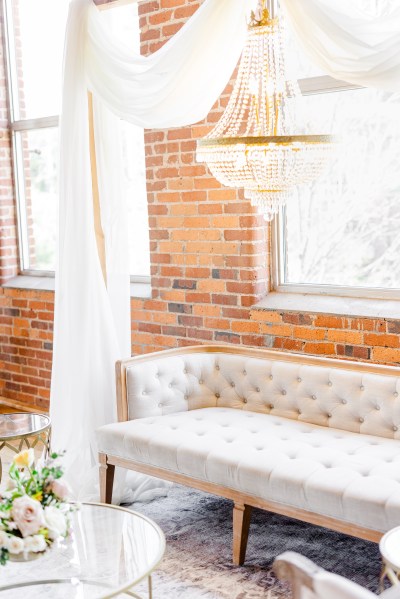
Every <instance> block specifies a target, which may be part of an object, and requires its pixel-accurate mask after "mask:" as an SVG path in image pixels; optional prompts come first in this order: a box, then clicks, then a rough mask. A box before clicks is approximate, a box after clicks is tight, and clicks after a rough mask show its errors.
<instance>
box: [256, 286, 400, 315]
mask: <svg viewBox="0 0 400 599" xmlns="http://www.w3.org/2000/svg"><path fill="white" fill-rule="evenodd" d="M252 308H253V310H274V311H275V310H276V311H284V312H308V313H312V314H329V315H331V314H332V315H335V316H354V317H359V318H393V319H400V300H386V299H372V298H359V297H343V296H335V295H312V294H308V293H284V292H271V293H269V294H268V295H267V296H266V297H265V298H263V299H262V300H261V301H259V302H258V303H257V304H255V305H254V306H252Z"/></svg>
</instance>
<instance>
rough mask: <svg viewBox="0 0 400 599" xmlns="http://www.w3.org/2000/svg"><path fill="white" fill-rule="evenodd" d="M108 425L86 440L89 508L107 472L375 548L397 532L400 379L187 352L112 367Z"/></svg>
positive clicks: (241, 518)
mask: <svg viewBox="0 0 400 599" xmlns="http://www.w3.org/2000/svg"><path fill="white" fill-rule="evenodd" d="M116 372H117V400H118V404H117V407H118V420H119V422H118V423H115V424H110V425H107V426H103V427H102V428H100V429H99V430H98V431H97V438H98V446H99V452H100V453H99V461H100V490H101V500H102V501H105V502H111V499H112V487H113V477H114V469H115V466H116V465H117V466H122V467H125V468H129V469H133V470H136V471H139V472H144V473H147V474H151V475H153V476H156V477H160V478H163V479H166V480H169V481H174V482H178V483H181V484H185V485H189V486H191V487H195V488H197V489H202V490H204V491H208V492H210V493H214V494H217V495H220V496H223V497H227V498H230V499H232V500H233V502H234V509H233V560H234V563H236V564H240V563H243V561H244V558H245V551H246V544H247V535H248V529H249V524H250V512H251V507H252V506H254V507H259V508H263V509H266V510H270V511H273V512H277V513H280V514H286V515H288V516H291V517H294V518H298V519H301V520H304V521H307V522H311V523H313V524H317V525H321V526H326V527H329V528H332V529H335V530H338V531H342V532H345V533H347V534H351V535H354V536H357V537H361V538H365V539H369V540H372V541H378V540H379V539H380V537H381V536H382V533H384V532H385V531H387V530H389V529H390V528H392V527H394V526H397V525H399V524H400V397H399V392H400V370H399V369H398V368H395V367H385V366H378V365H370V364H362V363H356V362H350V361H343V360H333V359H328V358H317V357H310V356H303V355H296V354H289V353H285V352H276V351H271V350H258V349H247V348H235V347H229V346H226V347H225V346H197V347H188V348H182V349H176V350H168V351H163V352H158V353H153V354H147V355H143V356H138V357H134V358H130V359H128V360H123V361H120V362H118V363H117V365H116Z"/></svg>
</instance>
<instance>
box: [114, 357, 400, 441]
mask: <svg viewBox="0 0 400 599" xmlns="http://www.w3.org/2000/svg"><path fill="white" fill-rule="evenodd" d="M117 389H118V404H119V405H118V416H119V419H120V420H126V419H134V418H143V417H147V416H156V415H161V414H170V413H172V412H181V411H185V410H193V409H197V408H205V407H213V406H214V407H229V408H236V409H239V410H250V411H253V412H261V413H265V414H274V415H276V416H283V417H285V418H291V419H296V420H301V421H303V422H310V423H313V424H318V425H322V426H329V427H333V428H337V429H343V430H348V431H353V432H359V433H364V434H371V435H378V436H381V437H389V438H400V397H399V393H400V369H398V368H395V367H384V366H377V365H369V364H368V365H367V364H362V363H357V362H348V361H345V360H334V359H328V358H316V357H310V356H304V355H299V354H290V353H285V352H277V351H271V350H253V349H247V348H240V349H239V348H233V347H229V346H227V347H224V346H222V347H220V346H197V347H193V348H182V349H180V350H169V351H165V352H158V353H154V354H147V355H143V356H138V357H135V358H131V359H129V360H125V361H121V362H118V363H117Z"/></svg>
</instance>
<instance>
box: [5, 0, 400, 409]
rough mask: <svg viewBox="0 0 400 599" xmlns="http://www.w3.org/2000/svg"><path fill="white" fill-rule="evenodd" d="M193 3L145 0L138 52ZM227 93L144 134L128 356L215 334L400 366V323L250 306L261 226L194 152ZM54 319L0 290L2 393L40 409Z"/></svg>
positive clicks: (262, 280) (24, 294)
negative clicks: (144, 254)
mask: <svg viewBox="0 0 400 599" xmlns="http://www.w3.org/2000/svg"><path fill="white" fill-rule="evenodd" d="M198 4H199V3H198V2H190V0H151V1H145V2H141V4H140V23H141V28H142V51H143V53H144V54H148V53H151V52H154V51H155V50H156V49H158V48H159V47H160V46H161V45H162V44H163V43H164V42H165V40H166V39H168V37H169V36H171V35H172V34H173V33H175V32H176V31H177V30H178V29H179V27H180V26H181V25H182V24H183V23H184V22H185V20H186V18H187V16H189V15H190V14H192V13H193V12H194V10H195V8H196V7H197V6H198ZM0 80H1V72H0ZM0 83H1V81H0ZM228 91H229V89H228ZM227 97H228V96H227V93H226V92H225V93H224V94H223V95H222V97H221V98H220V99H219V100H218V102H217V103H216V105H215V106H214V108H213V110H212V111H211V113H210V115H209V116H208V118H207V120H206V122H204V123H198V124H196V125H194V126H193V127H186V128H181V129H171V130H163V131H154V130H152V131H147V132H146V136H145V141H146V160H147V163H146V164H147V187H148V201H149V225H150V244H151V265H152V266H151V275H152V297H151V299H136V298H133V299H132V301H131V306H132V351H133V353H144V352H149V351H154V350H160V349H166V348H169V347H179V346H185V345H191V344H199V343H207V342H214V343H232V344H243V345H249V346H257V347H273V348H277V349H286V350H292V351H296V352H304V353H308V354H324V355H329V356H338V357H341V358H343V359H356V360H363V361H374V362H381V363H389V364H393V363H400V336H399V333H400V321H393V320H384V319H366V318H353V317H347V316H346V315H343V316H341V317H337V316H331V315H324V314H311V313H300V314H299V313H297V312H282V311H279V310H274V311H266V310H257V309H254V308H252V306H253V305H254V304H255V302H257V300H258V299H260V298H261V297H263V296H264V295H265V294H266V293H267V292H268V289H269V276H268V272H269V236H268V233H269V231H268V227H267V226H266V225H265V224H264V220H263V218H262V217H260V216H258V215H257V214H256V213H255V211H254V210H253V209H252V208H251V207H250V205H249V203H248V202H246V201H244V200H243V196H242V194H241V192H237V191H235V190H231V189H227V188H223V187H221V186H220V185H219V184H218V183H217V182H216V181H215V180H214V179H213V178H212V177H211V176H210V174H209V172H208V171H207V169H206V168H205V167H204V165H200V164H197V163H196V160H195V147H196V140H197V139H198V138H199V137H201V136H203V135H204V134H205V133H206V132H207V131H209V128H210V126H211V125H212V124H213V123H215V122H216V120H217V119H218V118H219V115H220V114H221V111H222V109H223V107H224V105H225V103H226V101H227ZM4 187H5V189H7V194H8V195H9V196H10V197H11V198H12V190H11V187H10V183H8V184H7V185H5V186H4ZM2 189H3V187H2ZM12 247H13V250H14V251H15V246H12ZM2 256H3V261H5V262H6V263H7V264H8V262H9V261H8V259H6V256H5V255H4V254H2ZM11 262H12V261H11V259H10V264H11ZM12 272H13V269H12V268H11V267H10V273H12ZM10 273H9V274H10ZM52 316H53V294H52V293H50V292H39V291H35V292H33V291H24V290H12V289H4V288H3V289H0V327H1V328H0V331H1V337H0V339H1V344H2V345H1V352H0V365H1V371H2V374H1V375H0V396H3V397H6V398H8V399H10V400H13V401H15V400H17V401H18V400H22V401H24V402H25V404H26V405H30V406H36V407H38V408H40V409H46V407H47V406H48V397H49V381H50V368H51V347H52V346H51V341H52Z"/></svg>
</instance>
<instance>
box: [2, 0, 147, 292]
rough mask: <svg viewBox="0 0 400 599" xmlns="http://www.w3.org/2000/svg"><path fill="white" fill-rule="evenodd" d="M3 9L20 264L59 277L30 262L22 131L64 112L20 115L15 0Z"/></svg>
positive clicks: (52, 124)
mask: <svg viewBox="0 0 400 599" xmlns="http://www.w3.org/2000/svg"><path fill="white" fill-rule="evenodd" d="M136 2H137V0H113V1H109V2H107V3H105V4H99V5H97V8H98V10H109V9H113V8H118V7H119V6H124V5H126V4H134V3H136ZM1 8H2V11H3V48H4V54H5V67H6V86H7V90H6V96H7V101H8V113H9V122H8V129H9V132H10V137H11V160H12V170H13V176H12V179H13V189H14V196H15V208H16V214H17V231H18V264H19V274H20V275H23V276H25V275H27V276H32V277H50V278H54V277H55V270H43V269H32V268H28V267H27V266H26V265H27V264H29V240H28V227H27V211H26V197H25V181H24V169H23V157H22V148H21V142H20V139H19V135H18V134H19V133H21V132H24V131H35V130H37V129H44V128H59V125H60V116H59V115H51V116H45V117H38V118H33V119H21V118H19V116H20V113H19V93H18V83H17V78H18V75H17V65H16V51H15V50H16V46H15V34H14V26H13V16H12V0H1ZM150 281H151V277H150V276H145V275H134V274H130V282H131V283H150Z"/></svg>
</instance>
